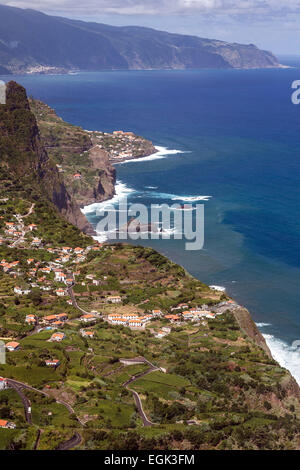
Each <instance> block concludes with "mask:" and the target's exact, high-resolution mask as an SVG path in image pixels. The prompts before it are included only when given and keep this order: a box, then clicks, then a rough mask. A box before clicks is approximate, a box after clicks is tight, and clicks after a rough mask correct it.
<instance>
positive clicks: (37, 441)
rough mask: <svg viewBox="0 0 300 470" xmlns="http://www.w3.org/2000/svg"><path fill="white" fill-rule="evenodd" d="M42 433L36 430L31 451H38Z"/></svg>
mask: <svg viewBox="0 0 300 470" xmlns="http://www.w3.org/2000/svg"><path fill="white" fill-rule="evenodd" d="M42 432H43V431H42V430H41V429H38V433H37V437H36V441H35V444H34V448H33V450H38V448H39V444H40V439H41V434H42Z"/></svg>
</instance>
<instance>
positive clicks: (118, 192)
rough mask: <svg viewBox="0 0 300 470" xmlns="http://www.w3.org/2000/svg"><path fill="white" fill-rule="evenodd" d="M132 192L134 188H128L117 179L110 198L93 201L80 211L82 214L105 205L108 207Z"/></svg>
mask: <svg viewBox="0 0 300 470" xmlns="http://www.w3.org/2000/svg"><path fill="white" fill-rule="evenodd" d="M134 192H135V189H133V188H130V187H129V186H127V185H126V184H125V183H123V182H122V181H120V180H118V181H117V182H116V186H115V195H114V196H113V197H112V198H111V199H109V200H107V201H103V202H95V203H94V204H90V205H89V206H85V207H84V208H83V209H81V212H83V214H85V215H86V214H91V213H93V212H96V211H97V209H100V208H101V209H103V208H104V207H105V206H107V207H109V206H111V204H116V203H118V202H119V201H121V200H122V199H124V197H127V196H128V195H129V194H132V193H134Z"/></svg>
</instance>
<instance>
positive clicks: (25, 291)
mask: <svg viewBox="0 0 300 470" xmlns="http://www.w3.org/2000/svg"><path fill="white" fill-rule="evenodd" d="M14 292H15V294H18V295H27V294H29V293H30V289H27V288H24V289H22V288H21V287H19V286H16V287H15V288H14Z"/></svg>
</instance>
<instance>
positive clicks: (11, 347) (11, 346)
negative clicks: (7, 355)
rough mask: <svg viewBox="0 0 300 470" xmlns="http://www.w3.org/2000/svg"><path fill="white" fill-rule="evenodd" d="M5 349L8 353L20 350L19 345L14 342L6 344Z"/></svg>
mask: <svg viewBox="0 0 300 470" xmlns="http://www.w3.org/2000/svg"><path fill="white" fill-rule="evenodd" d="M5 347H6V349H8V350H9V351H17V350H18V349H19V348H20V343H17V342H16V341H10V342H9V343H6V345H5Z"/></svg>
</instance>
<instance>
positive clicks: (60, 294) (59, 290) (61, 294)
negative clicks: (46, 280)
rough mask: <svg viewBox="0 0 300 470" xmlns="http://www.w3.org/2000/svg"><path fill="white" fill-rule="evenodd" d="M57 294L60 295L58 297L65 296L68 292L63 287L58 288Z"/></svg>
mask: <svg viewBox="0 0 300 470" xmlns="http://www.w3.org/2000/svg"><path fill="white" fill-rule="evenodd" d="M56 295H58V297H64V295H66V293H65V291H64V290H63V289H57V290H56Z"/></svg>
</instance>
